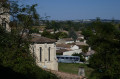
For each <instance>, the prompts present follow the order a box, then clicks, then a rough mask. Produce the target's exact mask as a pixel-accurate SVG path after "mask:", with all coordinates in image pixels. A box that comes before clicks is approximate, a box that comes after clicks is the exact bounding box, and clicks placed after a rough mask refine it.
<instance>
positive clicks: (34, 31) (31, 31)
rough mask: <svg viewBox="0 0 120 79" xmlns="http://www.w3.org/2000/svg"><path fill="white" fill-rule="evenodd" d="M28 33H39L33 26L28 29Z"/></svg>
mask: <svg viewBox="0 0 120 79" xmlns="http://www.w3.org/2000/svg"><path fill="white" fill-rule="evenodd" d="M29 33H30V34H31V33H39V30H38V29H37V28H33V29H30V30H29Z"/></svg>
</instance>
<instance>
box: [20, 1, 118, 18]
mask: <svg viewBox="0 0 120 79" xmlns="http://www.w3.org/2000/svg"><path fill="white" fill-rule="evenodd" d="M18 1H19V3H20V4H29V5H32V4H36V3H37V4H38V6H37V11H38V13H39V14H40V15H41V16H42V17H44V16H45V14H46V15H47V16H51V17H50V19H54V20H77V19H95V18H96V17H100V18H102V19H112V18H114V19H120V0H18Z"/></svg>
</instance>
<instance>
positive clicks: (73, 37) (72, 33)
mask: <svg viewBox="0 0 120 79" xmlns="http://www.w3.org/2000/svg"><path fill="white" fill-rule="evenodd" d="M69 37H70V38H72V39H73V40H74V42H76V40H77V38H78V37H77V34H76V33H75V31H74V30H73V29H71V30H69Z"/></svg>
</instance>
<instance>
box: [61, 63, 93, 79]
mask: <svg viewBox="0 0 120 79" xmlns="http://www.w3.org/2000/svg"><path fill="white" fill-rule="evenodd" d="M80 66H82V67H84V68H85V75H86V77H88V78H89V79H91V78H90V75H91V73H92V72H93V71H94V70H93V69H92V68H90V67H88V66H87V65H86V64H80V63H59V71H62V72H67V73H70V74H76V75H77V74H78V69H79V67H80ZM92 79H95V78H92Z"/></svg>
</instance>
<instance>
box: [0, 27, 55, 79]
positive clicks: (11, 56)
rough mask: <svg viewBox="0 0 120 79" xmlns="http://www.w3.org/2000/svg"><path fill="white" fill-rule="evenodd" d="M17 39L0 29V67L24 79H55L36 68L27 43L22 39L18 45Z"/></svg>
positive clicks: (17, 36) (17, 37)
mask: <svg viewBox="0 0 120 79" xmlns="http://www.w3.org/2000/svg"><path fill="white" fill-rule="evenodd" d="M19 38H20V35H16V34H15V33H7V32H6V31H4V30H3V29H1V28H0V41H1V42H0V65H2V66H4V67H9V68H11V69H12V70H13V71H15V72H16V73H20V74H23V75H24V76H25V77H26V79H33V78H34V79H57V77H56V76H55V75H53V74H51V73H49V72H46V71H44V70H42V69H41V68H39V67H37V66H36V64H35V61H34V59H33V58H32V57H31V54H30V51H29V42H28V41H26V40H24V39H22V40H21V43H19ZM19 44H20V45H19Z"/></svg>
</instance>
